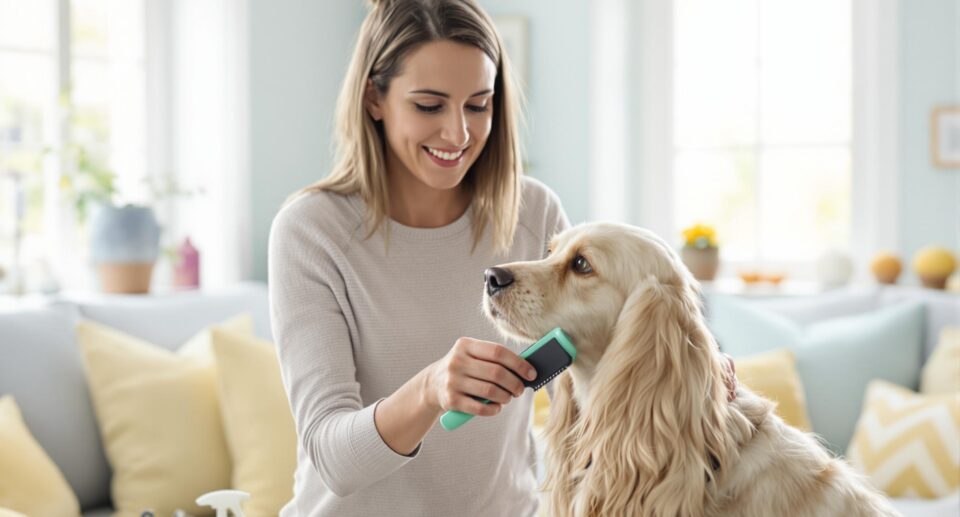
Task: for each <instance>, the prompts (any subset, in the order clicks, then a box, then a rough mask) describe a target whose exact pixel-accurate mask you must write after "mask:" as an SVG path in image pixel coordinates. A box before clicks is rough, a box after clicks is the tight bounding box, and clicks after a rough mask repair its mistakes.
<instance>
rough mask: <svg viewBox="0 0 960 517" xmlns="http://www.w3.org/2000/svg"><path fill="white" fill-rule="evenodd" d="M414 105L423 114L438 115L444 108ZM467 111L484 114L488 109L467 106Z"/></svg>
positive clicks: (440, 105)
mask: <svg viewBox="0 0 960 517" xmlns="http://www.w3.org/2000/svg"><path fill="white" fill-rule="evenodd" d="M413 104H414V106H416V107H417V109H418V110H420V111H422V112H424V113H436V112H438V111H440V108H442V107H443V105H442V104H437V105H434V106H424V105H423V104H418V103H416V102H415V103H413ZM467 109H468V110H470V111H472V112H474V113H483V112H485V111H487V107H486V106H469V105H468V106H467Z"/></svg>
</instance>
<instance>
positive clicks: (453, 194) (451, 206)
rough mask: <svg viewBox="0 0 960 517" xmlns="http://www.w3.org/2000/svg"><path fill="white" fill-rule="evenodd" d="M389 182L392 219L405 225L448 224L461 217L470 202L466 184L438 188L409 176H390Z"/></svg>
mask: <svg viewBox="0 0 960 517" xmlns="http://www.w3.org/2000/svg"><path fill="white" fill-rule="evenodd" d="M398 176H404V177H403V178H400V177H398ZM388 183H389V186H388V189H389V192H390V218H391V219H393V220H394V221H396V222H398V223H400V224H403V225H405V226H411V227H414V228H439V227H441V226H446V225H448V224H450V223H452V222H454V221H456V220H457V219H459V218H460V216H461V215H463V213H464V212H465V211H466V210H467V207H468V206H469V205H470V199H471V196H470V195H469V193H467V192H466V189H465V188H463V185H457V186H456V187H454V188H452V189H449V190H438V189H435V188H432V187H430V186H428V185H425V184H423V183H422V182H420V181H419V180H417V179H416V178H414V177H412V176H407V175H389V176H388Z"/></svg>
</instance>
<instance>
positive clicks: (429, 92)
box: [410, 88, 493, 99]
mask: <svg viewBox="0 0 960 517" xmlns="http://www.w3.org/2000/svg"><path fill="white" fill-rule="evenodd" d="M410 93H426V94H428V95H436V96H437V97H443V98H445V99H449V98H450V94H447V93H443V92H438V91H437V90H411V91H410ZM488 93H493V90H491V89H489V88H488V89H486V90H480V91H479V92H477V93H475V94H473V95H471V96H470V97H477V96H480V95H486V94H488Z"/></svg>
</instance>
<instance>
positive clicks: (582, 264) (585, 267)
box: [572, 255, 593, 275]
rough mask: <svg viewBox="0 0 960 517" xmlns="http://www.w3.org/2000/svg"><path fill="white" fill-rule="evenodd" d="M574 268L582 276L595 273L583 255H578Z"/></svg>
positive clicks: (574, 261)
mask: <svg viewBox="0 0 960 517" xmlns="http://www.w3.org/2000/svg"><path fill="white" fill-rule="evenodd" d="M572 266H573V270H574V271H576V272H577V273H580V274H582V275H585V274H587V273H593V268H592V267H590V263H589V262H587V259H585V258H583V256H582V255H577V256H576V258H574V259H573V264H572Z"/></svg>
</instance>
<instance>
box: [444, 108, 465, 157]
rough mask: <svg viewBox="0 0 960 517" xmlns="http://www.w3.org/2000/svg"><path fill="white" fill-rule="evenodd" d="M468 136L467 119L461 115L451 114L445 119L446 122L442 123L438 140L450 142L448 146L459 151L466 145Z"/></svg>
mask: <svg viewBox="0 0 960 517" xmlns="http://www.w3.org/2000/svg"><path fill="white" fill-rule="evenodd" d="M451 111H453V110H451ZM468 135H469V132H468V130H467V118H466V117H465V116H464V115H463V113H452V114H451V115H450V116H449V117H447V120H446V121H444V125H443V130H442V131H441V133H440V138H442V139H444V140H446V141H447V142H450V145H452V146H455V147H457V148H458V149H459V148H462V147H463V146H465V145H467V138H468Z"/></svg>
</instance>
